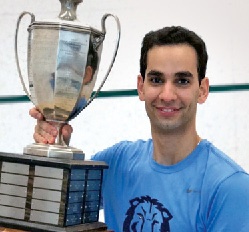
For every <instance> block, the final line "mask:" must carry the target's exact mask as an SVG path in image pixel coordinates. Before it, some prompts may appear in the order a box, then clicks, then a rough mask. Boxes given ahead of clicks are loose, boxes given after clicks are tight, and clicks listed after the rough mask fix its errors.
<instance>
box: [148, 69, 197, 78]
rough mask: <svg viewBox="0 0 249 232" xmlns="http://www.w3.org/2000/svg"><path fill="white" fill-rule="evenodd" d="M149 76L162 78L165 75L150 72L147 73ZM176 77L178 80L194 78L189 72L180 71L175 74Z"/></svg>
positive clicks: (154, 71)
mask: <svg viewBox="0 0 249 232" xmlns="http://www.w3.org/2000/svg"><path fill="white" fill-rule="evenodd" d="M147 76H158V77H162V76H164V74H163V73H162V72H160V71H157V70H150V71H149V72H148V73H147ZM175 76H176V77H178V78H184V77H193V74H192V73H191V72H189V71H179V72H176V73H175Z"/></svg>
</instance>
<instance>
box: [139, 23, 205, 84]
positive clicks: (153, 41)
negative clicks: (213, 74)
mask: <svg viewBox="0 0 249 232" xmlns="http://www.w3.org/2000/svg"><path fill="white" fill-rule="evenodd" d="M177 44H188V45H190V46H191V47H193V48H194V49H195V51H196V53H197V59H198V60H197V62H198V64H197V72H198V78H199V83H200V82H201V80H202V79H203V78H204V77H205V75H206V69H207V60H208V54H207V49H206V45H205V42H204V41H203V40H202V39H201V38H200V37H199V36H198V35H197V34H196V33H195V32H193V31H190V30H188V29H186V28H184V27H181V26H172V27H164V28H162V29H159V30H157V31H151V32H149V33H147V34H146V35H145V37H144V39H143V42H142V48H141V57H140V74H141V75H142V77H143V79H144V78H145V71H146V68H147V54H148V51H149V50H150V49H151V48H152V47H154V46H163V45H177Z"/></svg>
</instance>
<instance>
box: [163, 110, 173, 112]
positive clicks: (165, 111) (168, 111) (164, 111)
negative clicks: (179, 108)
mask: <svg viewBox="0 0 249 232" xmlns="http://www.w3.org/2000/svg"><path fill="white" fill-rule="evenodd" d="M172 111H174V110H173V109H163V112H172Z"/></svg>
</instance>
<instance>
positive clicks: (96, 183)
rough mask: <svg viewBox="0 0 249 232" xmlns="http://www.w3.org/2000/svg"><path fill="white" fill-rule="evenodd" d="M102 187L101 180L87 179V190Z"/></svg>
mask: <svg viewBox="0 0 249 232" xmlns="http://www.w3.org/2000/svg"><path fill="white" fill-rule="evenodd" d="M99 189H100V180H89V181H87V190H88V191H90V190H99Z"/></svg>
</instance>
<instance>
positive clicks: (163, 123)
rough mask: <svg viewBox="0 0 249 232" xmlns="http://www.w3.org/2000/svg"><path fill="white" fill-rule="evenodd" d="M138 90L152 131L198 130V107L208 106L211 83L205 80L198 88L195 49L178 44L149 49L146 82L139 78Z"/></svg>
mask: <svg viewBox="0 0 249 232" xmlns="http://www.w3.org/2000/svg"><path fill="white" fill-rule="evenodd" d="M137 87H138V93H139V98H140V100H142V101H145V108H146V111H147V114H148V116H149V118H150V121H151V126H152V130H154V131H158V132H159V131H161V132H166V133H169V132H173V131H179V130H180V131H182V130H186V129H189V128H192V129H194V130H195V118H196V109H197V103H203V102H205V100H206V98H207V95H208V88H209V83H208V79H207V78H204V79H203V80H202V82H201V85H200V86H199V81H198V73H197V54H196V52H195V50H194V48H192V47H191V46H189V45H186V44H179V45H164V46H155V47H153V48H152V49H150V50H149V51H148V57H147V69H146V72H145V80H144V81H143V78H142V77H141V76H138V83H137Z"/></svg>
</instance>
